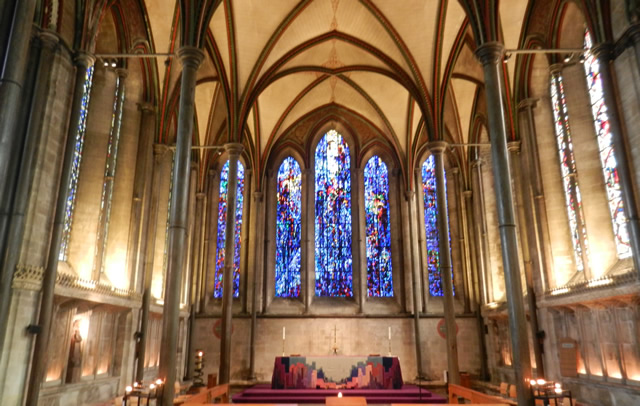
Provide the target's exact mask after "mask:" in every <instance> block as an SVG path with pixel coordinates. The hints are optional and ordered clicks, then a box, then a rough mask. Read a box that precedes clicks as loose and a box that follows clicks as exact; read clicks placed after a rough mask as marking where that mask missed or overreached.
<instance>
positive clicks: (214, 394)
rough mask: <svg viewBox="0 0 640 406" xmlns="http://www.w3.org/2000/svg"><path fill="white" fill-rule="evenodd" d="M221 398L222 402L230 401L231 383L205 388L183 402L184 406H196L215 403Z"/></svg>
mask: <svg viewBox="0 0 640 406" xmlns="http://www.w3.org/2000/svg"><path fill="white" fill-rule="evenodd" d="M218 398H219V399H220V402H221V403H229V384H228V383H225V384H222V385H218V386H214V387H213V388H209V389H207V390H203V391H202V392H200V393H198V394H197V395H193V396H190V397H189V398H187V399H186V400H185V401H184V402H183V403H182V406H196V405H206V404H213V402H214V401H215V400H216V399H218Z"/></svg>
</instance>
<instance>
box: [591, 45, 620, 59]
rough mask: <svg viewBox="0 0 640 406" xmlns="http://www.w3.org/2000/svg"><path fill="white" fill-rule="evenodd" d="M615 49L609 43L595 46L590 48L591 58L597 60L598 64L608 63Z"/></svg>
mask: <svg viewBox="0 0 640 406" xmlns="http://www.w3.org/2000/svg"><path fill="white" fill-rule="evenodd" d="M614 51H615V47H614V45H613V44H612V43H610V42H603V43H601V44H596V45H594V46H593V47H592V48H591V53H592V54H593V56H595V57H596V58H598V59H599V60H600V62H609V61H610V60H611V59H613V57H614Z"/></svg>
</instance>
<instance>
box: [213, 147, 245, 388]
mask: <svg viewBox="0 0 640 406" xmlns="http://www.w3.org/2000/svg"><path fill="white" fill-rule="evenodd" d="M225 150H226V152H227V153H228V154H229V180H228V182H227V219H226V223H225V241H224V252H225V256H224V271H223V276H222V326H221V331H220V337H221V338H220V371H219V373H218V383H220V384H224V383H229V381H230V378H231V322H232V316H233V309H232V306H233V252H234V245H235V237H236V202H237V200H238V199H237V197H238V196H237V192H238V158H239V157H240V153H241V152H242V144H235V143H230V144H226V145H225Z"/></svg>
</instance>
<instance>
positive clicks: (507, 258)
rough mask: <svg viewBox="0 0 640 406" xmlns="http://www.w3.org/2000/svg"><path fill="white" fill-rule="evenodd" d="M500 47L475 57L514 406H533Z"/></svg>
mask: <svg viewBox="0 0 640 406" xmlns="http://www.w3.org/2000/svg"><path fill="white" fill-rule="evenodd" d="M503 54H504V45H502V44H501V43H498V42H488V43H485V44H482V45H481V46H479V47H478V48H477V50H476V56H477V58H478V59H479V60H480V62H481V63H482V67H483V70H484V83H485V90H486V97H487V113H488V122H489V134H490V139H491V156H492V161H493V174H494V178H495V182H496V206H497V209H498V224H499V227H500V241H501V245H502V260H503V265H504V274H505V285H506V290H507V310H508V314H509V328H510V332H511V344H512V345H511V348H513V366H514V368H513V369H514V372H515V381H516V389H517V398H518V405H521V406H533V405H534V403H533V397H532V394H531V390H530V389H529V380H530V378H531V361H530V358H529V342H528V340H527V330H526V317H525V312H524V303H523V299H522V283H521V280H520V271H519V268H520V264H519V260H518V247H517V241H518V240H517V238H518V235H517V230H516V222H515V213H514V208H513V193H512V191H511V171H510V169H509V155H508V153H507V119H506V112H505V107H504V106H505V105H506V101H505V100H504V98H503V97H504V96H503V95H504V94H505V88H504V75H503V66H502V64H503V61H502V59H503Z"/></svg>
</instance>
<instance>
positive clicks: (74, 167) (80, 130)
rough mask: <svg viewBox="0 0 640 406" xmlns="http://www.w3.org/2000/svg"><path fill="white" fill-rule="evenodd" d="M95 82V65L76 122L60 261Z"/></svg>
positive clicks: (86, 79)
mask: <svg viewBox="0 0 640 406" xmlns="http://www.w3.org/2000/svg"><path fill="white" fill-rule="evenodd" d="M92 83H93V65H92V66H89V67H88V68H87V72H86V73H85V76H84V88H83V92H82V101H81V105H80V117H79V119H78V122H77V123H76V126H77V128H76V143H75V146H74V153H73V163H72V164H71V179H70V180H69V194H68V195H67V203H66V205H65V208H64V211H65V216H64V224H63V227H62V240H61V241H62V242H61V243H60V254H59V256H58V259H59V260H60V261H66V260H67V252H68V250H69V237H71V226H72V224H73V209H74V207H75V202H76V194H77V192H78V190H77V188H78V179H79V177H80V163H81V162H82V149H83V147H84V135H85V133H86V129H87V115H88V114H89V100H90V98H91V84H92Z"/></svg>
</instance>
